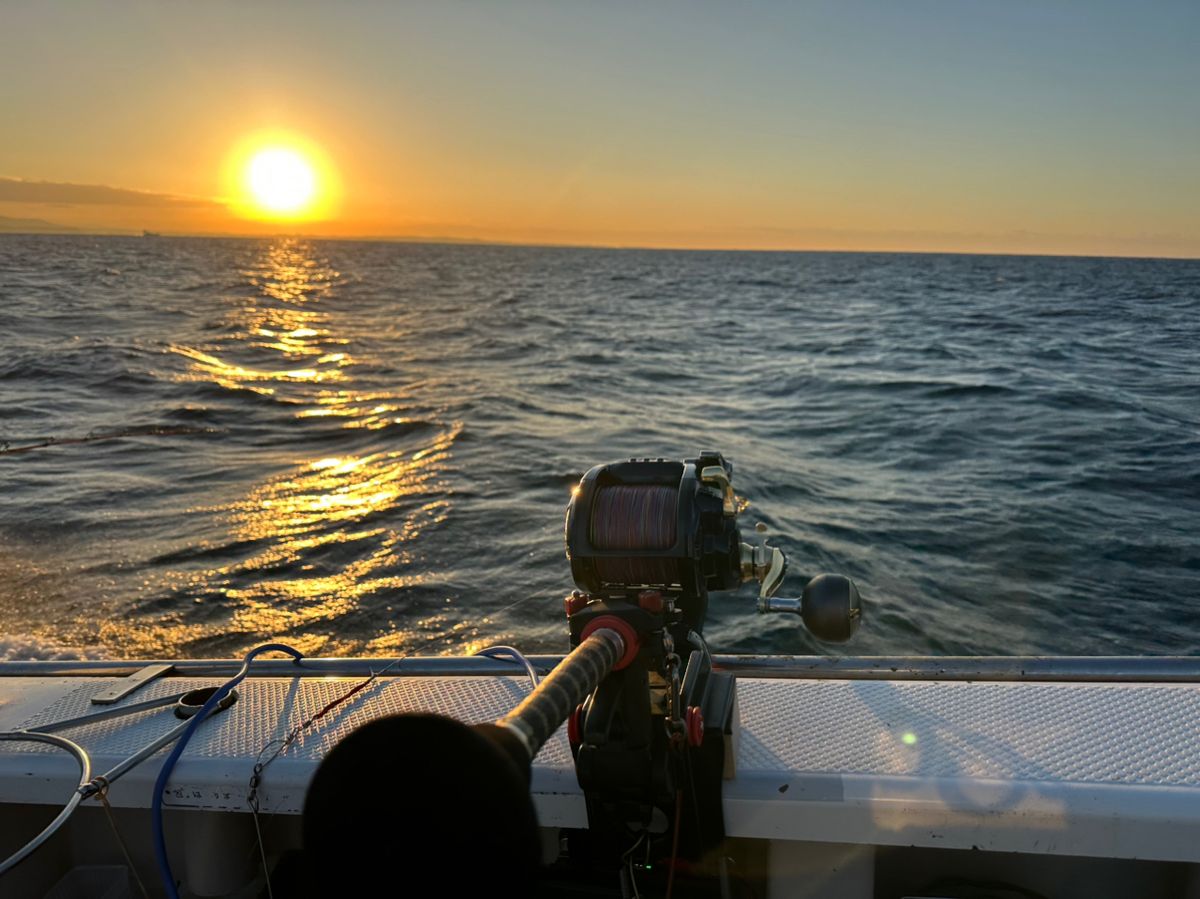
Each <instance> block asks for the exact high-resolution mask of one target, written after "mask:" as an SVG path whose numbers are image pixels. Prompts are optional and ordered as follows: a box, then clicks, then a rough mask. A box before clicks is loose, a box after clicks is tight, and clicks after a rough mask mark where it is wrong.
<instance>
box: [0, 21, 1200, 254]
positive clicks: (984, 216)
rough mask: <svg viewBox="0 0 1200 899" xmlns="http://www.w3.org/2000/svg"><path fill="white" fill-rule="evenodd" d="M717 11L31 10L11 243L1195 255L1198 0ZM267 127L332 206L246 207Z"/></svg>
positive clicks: (11, 119)
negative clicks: (133, 238)
mask: <svg viewBox="0 0 1200 899" xmlns="http://www.w3.org/2000/svg"><path fill="white" fill-rule="evenodd" d="M244 7H245V8H244ZM689 12H691V13H692V14H687V13H689ZM701 12H702V14H701ZM701 12H695V11H693V8H692V7H684V6H677V5H675V4H673V3H665V4H663V5H662V6H661V7H656V8H654V9H644V8H641V7H637V6H632V5H631V6H624V5H620V4H614V5H612V6H607V5H606V6H605V7H604V8H596V7H591V6H580V7H573V6H569V5H568V6H567V7H564V6H562V5H560V4H551V3H539V2H534V0H522V2H515V0H514V2H513V3H512V4H510V5H506V6H505V7H503V8H500V7H483V6H479V5H472V4H462V5H459V4H455V3H442V4H432V3H431V4H419V3H418V4H412V5H406V6H405V7H404V8H403V9H389V8H387V7H380V8H372V7H354V8H352V9H348V10H347V9H341V8H339V7H328V8H310V7H309V6H307V5H305V4H277V3H272V2H264V3H263V4H253V5H250V6H249V7H246V6H245V5H244V4H243V5H242V6H234V5H224V4H219V3H218V4H215V5H214V6H213V7H211V8H205V9H203V10H199V11H198V10H196V9H194V8H192V7H188V6H183V5H177V6H174V5H172V6H164V5H162V4H151V3H145V4H143V3H137V2H135V3H130V4H129V5H127V6H126V5H122V6H121V7H120V8H118V9H112V8H110V7H108V6H102V5H98V4H97V5H89V4H77V5H72V6H71V7H70V8H66V7H62V8H60V7H57V6H54V5H51V4H34V3H22V2H18V3H15V4H13V5H12V6H11V8H7V9H6V13H5V17H6V21H7V27H6V28H5V29H4V32H3V35H0V81H3V83H5V84H7V85H12V86H15V88H16V89H12V90H7V91H5V92H4V93H3V94H0V121H3V122H4V126H3V127H4V140H3V141H0V230H27V229H30V228H33V229H37V228H40V227H43V225H40V224H38V221H41V222H49V223H53V224H54V225H57V226H64V227H68V228H74V229H80V230H86V231H128V232H134V233H140V232H141V231H142V230H143V229H149V230H154V231H161V232H165V233H188V234H263V233H278V232H279V231H281V230H284V231H289V232H302V233H307V234H312V235H324V236H336V237H356V236H362V237H371V238H388V237H398V238H448V239H456V240H489V241H505V242H536V243H567V244H601V245H615V246H678V247H692V248H716V247H722V248H748V249H851V250H853V249H872V250H917V251H922V250H933V251H966V252H1018V253H1024V252H1031V253H1071V254H1075V253H1080V254H1103V255H1168V256H1200V212H1198V210H1200V166H1197V165H1196V162H1195V160H1196V159H1197V158H1200V154H1198V153H1197V150H1198V149H1200V92H1197V91H1196V90H1195V89H1194V88H1195V85H1196V84H1197V83H1200V63H1198V62H1197V56H1196V54H1194V53H1193V52H1191V46H1192V44H1191V38H1189V35H1190V36H1191V37H1195V36H1196V35H1197V34H1200V28H1198V25H1200V15H1198V14H1197V12H1196V7H1195V6H1194V5H1189V4H1186V3H1179V4H1175V3H1166V4H1165V5H1164V6H1163V7H1162V8H1161V9H1160V10H1159V12H1158V13H1157V14H1156V16H1155V17H1148V16H1142V15H1140V14H1138V13H1137V10H1136V9H1135V8H1134V6H1133V5H1122V4H1119V3H1110V2H1097V3H1095V4H1092V5H1091V6H1090V7H1088V8H1085V9H1082V10H1081V9H1076V10H1075V11H1074V12H1072V13H1071V14H1070V15H1065V14H1064V13H1063V12H1062V11H1058V10H1055V9H1048V8H1046V7H1045V5H1044V4H1036V3H1024V2H1014V3H1011V4H1003V5H997V6H996V7H995V8H986V9H985V8H975V7H974V6H972V7H971V8H966V7H946V6H944V5H938V4H933V3H917V4H915V5H914V6H912V7H910V8H908V9H906V10H904V11H903V12H901V11H899V10H897V9H896V7H895V6H894V5H892V4H886V3H869V2H859V0H854V2H846V3H837V4H834V3H824V4H822V3H814V4H810V5H805V6H804V7H803V8H798V7H795V6H792V5H787V4H771V3H763V4H752V5H751V6H750V7H748V8H747V10H745V11H742V12H735V11H732V10H723V9H719V8H716V9H705V10H703V11H701ZM264 133H271V134H280V133H283V134H287V135H292V136H293V137H294V138H296V139H298V140H301V141H303V142H306V143H307V144H308V146H309V149H310V151H311V152H313V153H316V154H319V155H320V156H322V157H323V158H325V159H326V160H327V164H326V176H325V178H324V183H325V185H326V187H327V188H328V191H329V195H328V196H329V202H328V203H327V204H325V206H326V208H325V209H324V211H323V213H322V214H321V215H319V216H317V217H315V218H312V219H310V220H307V221H294V222H286V223H280V222H272V221H258V220H254V219H252V218H247V217H246V216H245V214H244V210H241V209H239V208H238V204H237V202H236V201H237V200H238V197H237V196H236V186H232V185H231V179H230V175H229V171H228V170H229V160H230V158H231V155H233V154H235V152H236V150H237V148H238V147H239V146H240V145H242V144H243V143H244V142H245V141H246V140H247V139H249V138H251V137H252V136H254V135H261V134H264Z"/></svg>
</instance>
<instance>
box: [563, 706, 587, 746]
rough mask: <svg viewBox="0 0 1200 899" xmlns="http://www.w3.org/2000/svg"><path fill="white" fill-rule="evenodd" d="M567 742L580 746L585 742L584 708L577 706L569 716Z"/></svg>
mask: <svg viewBox="0 0 1200 899" xmlns="http://www.w3.org/2000/svg"><path fill="white" fill-rule="evenodd" d="M567 742H568V743H570V744H571V745H572V746H578V745H580V744H581V743H582V742H583V706H581V705H577V706H575V711H573V712H572V713H571V714H570V715H568V716H567Z"/></svg>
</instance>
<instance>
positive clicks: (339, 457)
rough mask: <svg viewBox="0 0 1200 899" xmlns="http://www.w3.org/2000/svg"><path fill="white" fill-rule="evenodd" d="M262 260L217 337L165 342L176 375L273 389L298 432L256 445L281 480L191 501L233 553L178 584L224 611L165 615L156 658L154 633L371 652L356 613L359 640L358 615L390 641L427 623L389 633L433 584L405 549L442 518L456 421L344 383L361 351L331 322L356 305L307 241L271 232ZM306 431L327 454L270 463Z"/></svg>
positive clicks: (406, 637) (189, 639) (396, 396)
mask: <svg viewBox="0 0 1200 899" xmlns="http://www.w3.org/2000/svg"><path fill="white" fill-rule="evenodd" d="M260 262H261V264H260V265H259V266H257V267H255V268H253V269H252V270H250V271H248V272H246V273H245V276H246V279H247V284H248V286H249V287H250V288H252V289H253V290H254V295H253V296H249V297H241V298H237V302H236V303H235V304H233V307H232V308H231V310H230V312H229V313H228V314H227V316H226V318H225V321H224V322H223V332H224V335H225V336H224V337H223V338H222V339H220V340H217V341H214V343H213V344H212V345H205V346H202V347H185V346H173V347H171V349H172V351H173V352H175V353H176V354H178V355H179V356H181V357H183V358H184V359H186V360H187V361H188V365H187V369H186V371H185V372H184V373H183V374H182V375H181V376H180V377H181V379H182V380H184V381H187V382H199V383H208V384H214V385H216V386H217V387H219V388H222V389H223V390H226V391H245V390H249V391H253V392H254V393H256V394H260V395H263V396H266V397H270V398H271V400H272V401H274V402H276V403H279V404H280V406H279V408H280V410H281V413H282V414H283V415H285V416H286V419H287V420H290V421H291V422H292V424H291V425H289V426H286V428H285V429H284V430H285V433H292V432H293V429H294V433H295V434H296V438H297V439H296V441H295V442H294V443H291V442H290V441H289V440H288V439H287V437H286V436H285V437H284V438H283V440H281V441H278V442H276V443H272V444H271V446H270V447H268V448H265V449H263V448H259V447H258V446H255V447H252V448H251V451H253V452H261V453H262V454H263V457H264V458H263V463H264V464H263V467H264V468H268V469H269V468H271V467H274V468H276V470H277V473H276V474H273V475H272V476H270V477H268V478H266V479H265V480H264V481H262V482H261V483H259V484H258V485H257V486H253V487H252V488H251V489H249V490H248V491H246V492H244V493H243V494H242V495H241V496H239V497H237V498H235V499H233V500H231V501H226V502H223V503H219V504H217V505H213V506H206V507H204V508H202V509H196V510H192V511H193V512H207V513H210V514H215V515H216V516H218V517H219V519H220V520H222V521H223V522H224V523H225V526H226V528H227V535H226V537H225V542H224V547H228V548H229V551H228V555H230V556H234V557H235V558H233V559H231V560H229V561H227V562H226V563H225V564H221V565H218V566H217V567H213V568H209V569H207V570H204V571H199V572H191V573H190V574H189V575H188V576H187V579H186V584H185V586H184V587H183V588H182V589H181V590H180V591H179V592H180V593H182V594H184V595H189V594H190V595H193V596H195V597H196V599H195V600H194V602H195V603H197V604H198V605H203V603H205V602H207V601H208V600H207V599H206V598H205V597H212V596H213V595H214V593H215V594H216V595H217V596H218V597H219V600H218V602H220V603H221V604H223V606H224V608H225V610H227V614H225V615H220V616H217V617H218V618H219V619H220V620H218V621H210V622H209V623H207V624H206V625H205V626H203V627H199V628H198V627H197V625H196V623H195V620H194V617H193V616H189V615H188V614H187V612H186V611H184V610H181V609H179V608H175V609H171V610H168V611H167V612H166V613H165V614H163V615H162V616H160V625H161V629H160V630H159V631H158V632H157V633H156V634H155V635H154V638H155V639H156V640H157V642H158V643H159V644H160V645H159V646H158V647H157V650H156V651H157V652H159V653H161V652H162V646H161V644H162V643H163V642H167V643H169V644H171V645H173V646H175V647H177V648H182V649H184V650H185V651H186V648H187V647H188V645H189V644H190V645H192V646H195V645H196V644H197V643H198V642H200V641H201V640H206V641H209V642H213V641H217V642H218V645H226V644H230V645H232V644H238V645H241V646H248V645H250V644H251V643H254V642H258V641H259V640H261V639H264V638H267V637H277V638H285V639H287V640H288V641H289V642H291V643H293V644H294V645H296V646H297V648H299V649H301V650H302V651H305V652H317V651H321V652H326V653H330V652H346V651H354V650H356V649H357V650H363V649H379V648H380V647H379V646H375V645H374V643H377V642H378V640H376V641H374V642H372V641H368V642H366V643H364V642H363V641H362V640H361V639H360V640H359V641H358V643H355V642H353V641H351V640H349V639H347V638H345V637H344V636H342V635H340V634H339V630H340V629H339V627H338V624H339V622H340V621H342V620H343V619H345V618H347V617H351V616H354V617H359V624H357V625H356V627H355V631H356V632H358V633H362V632H363V630H364V628H363V627H362V625H361V616H374V617H377V618H378V619H379V620H378V621H375V620H372V621H371V624H372V627H371V628H368V629H367V631H368V632H371V631H374V632H376V633H383V634H384V636H383V637H382V638H380V639H382V640H384V641H385V642H387V643H389V644H391V645H392V646H393V647H394V648H401V645H402V644H407V645H411V643H412V642H413V641H414V640H427V639H428V637H427V635H422V634H423V632H425V631H427V630H428V626H429V622H426V623H424V624H423V623H421V622H418V623H417V625H416V626H415V627H414V629H413V632H412V633H409V632H408V631H400V630H396V629H394V628H393V629H390V630H389V626H390V619H389V618H387V617H386V616H387V614H388V613H389V612H391V611H393V610H394V609H395V608H396V607H397V606H398V605H402V604H404V602H405V591H406V590H409V589H411V588H413V587H414V586H418V585H420V584H422V583H424V582H425V581H426V580H428V578H429V577H430V575H429V574H428V570H427V567H426V566H425V564H424V560H423V559H422V558H421V557H420V556H419V555H418V554H417V553H415V552H414V549H413V544H414V542H415V541H416V540H417V539H418V538H419V537H421V536H422V535H423V534H425V533H427V532H428V531H429V530H430V529H432V528H435V527H437V526H438V525H439V524H440V523H441V522H442V521H444V520H445V518H446V515H447V513H448V510H449V508H450V503H449V500H448V499H447V496H448V487H447V481H446V478H445V471H446V466H447V463H448V460H449V457H450V452H451V449H452V447H453V444H454V441H455V439H456V438H457V437H458V435H459V433H460V431H461V424H458V423H443V422H437V421H430V420H428V419H427V418H425V419H423V418H421V417H420V416H418V415H413V414H411V413H412V412H413V408H414V406H413V399H412V397H411V396H406V395H405V393H404V391H402V390H396V391H389V390H381V389H379V388H378V386H377V385H376V386H374V387H373V388H372V389H370V390H366V389H363V390H360V389H357V388H356V385H355V377H354V369H355V366H356V365H357V364H358V360H357V359H356V358H355V356H354V355H353V353H352V352H350V349H349V345H350V343H351V339H350V338H348V337H346V336H341V335H343V334H345V333H346V331H345V330H344V329H341V328H339V322H340V321H342V320H344V319H346V318H347V317H348V316H351V315H352V314H353V311H352V310H347V309H343V308H339V306H338V304H337V299H338V298H337V295H336V290H335V286H336V284H337V282H338V279H339V277H340V275H339V273H338V272H336V271H334V270H333V269H332V268H331V267H329V266H328V265H325V264H324V263H322V262H321V261H319V260H318V258H317V257H316V255H315V253H314V252H313V248H312V247H311V246H309V245H307V244H305V243H303V242H300V241H293V240H286V241H280V242H278V243H275V244H273V245H272V246H271V247H270V248H269V249H267V250H266V252H265V253H264V255H263V257H262V259H261V260H260ZM332 384H336V389H333V388H331V386H330V385H332ZM356 435H358V436H356ZM368 435H370V436H368ZM314 438H318V439H320V440H321V442H322V443H323V444H326V445H328V446H329V447H330V448H332V447H333V446H337V447H338V448H337V450H336V451H335V453H336V454H330V453H328V452H327V453H326V454H324V455H321V456H320V457H318V458H313V459H307V460H299V461H292V462H290V463H288V464H287V465H286V466H285V468H284V470H283V471H282V472H278V467H279V462H278V460H279V458H280V453H282V452H286V451H287V447H288V446H289V444H290V445H301V446H303V445H306V443H307V442H308V441H310V440H311V439H314ZM241 461H244V460H241ZM224 547H223V548H224ZM438 618H440V616H438V615H435V616H432V618H431V619H429V621H433V620H436V619H438ZM437 626H438V627H440V628H441V630H446V629H451V630H453V627H452V624H451V623H447V622H443V623H441V624H439V625H437Z"/></svg>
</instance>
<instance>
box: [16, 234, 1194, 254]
mask: <svg viewBox="0 0 1200 899" xmlns="http://www.w3.org/2000/svg"><path fill="white" fill-rule="evenodd" d="M10 236H11V237H124V238H138V239H147V240H155V239H162V238H167V239H172V240H278V239H280V238H292V239H300V240H310V241H336V242H339V243H391V244H419V245H424V246H474V247H512V248H528V249H545V250H609V251H631V252H638V251H641V252H655V253H780V254H783V253H808V254H817V253H841V254H846V255H878V256H1007V257H1012V258H1018V259H1019V258H1026V257H1029V258H1039V259H1146V260H1163V261H1175V262H1200V255H1196V256H1155V255H1110V254H1106V253H1053V252H1036V251H1032V252H1024V253H1013V252H1006V251H1001V250H867V249H833V248H813V247H809V248H804V247H795V248H788V249H784V248H779V247H771V248H753V247H683V246H672V245H669V244H604V243H570V242H563V243H554V242H541V241H506V240H498V239H480V238H471V237H448V236H437V235H419V236H413V237H405V236H399V235H389V236H373V235H357V236H355V235H320V234H305V233H303V232H285V231H280V232H276V233H274V234H244V233H236V232H222V231H183V232H169V231H147V230H143V231H141V232H139V231H136V230H133V229H111V230H94V231H93V230H83V229H73V228H66V227H62V228H57V229H53V230H51V229H47V230H41V231H20V230H13V231H0V238H3V237H10Z"/></svg>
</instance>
